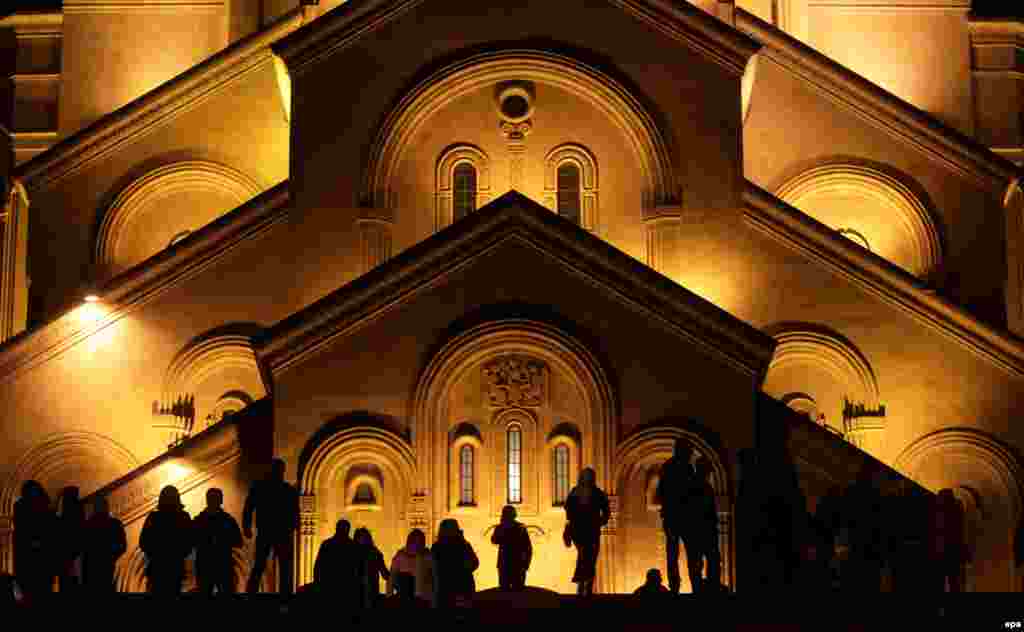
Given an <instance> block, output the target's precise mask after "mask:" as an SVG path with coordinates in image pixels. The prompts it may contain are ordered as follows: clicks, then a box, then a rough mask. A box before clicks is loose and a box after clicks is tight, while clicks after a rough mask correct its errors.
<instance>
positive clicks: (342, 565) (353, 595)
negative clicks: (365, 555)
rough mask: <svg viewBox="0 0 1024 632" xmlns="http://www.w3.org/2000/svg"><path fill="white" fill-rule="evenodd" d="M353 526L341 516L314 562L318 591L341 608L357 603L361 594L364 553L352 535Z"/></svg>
mask: <svg viewBox="0 0 1024 632" xmlns="http://www.w3.org/2000/svg"><path fill="white" fill-rule="evenodd" d="M351 528H352V525H351V524H349V521H348V520H339V521H338V522H337V524H336V525H335V528H334V535H333V536H331V537H329V538H327V539H326V540H324V541H323V543H321V544H320V550H319V551H318V552H317V554H316V562H315V563H314V564H313V582H314V584H316V587H317V591H318V592H319V593H320V594H321V595H323V596H324V597H326V598H327V599H328V600H329V602H332V603H335V604H338V605H339V606H340V608H339V609H340V610H342V611H346V610H348V611H351V610H352V609H354V608H356V607H358V604H359V597H360V594H361V592H360V585H359V579H360V573H359V565H360V564H361V562H362V559H361V558H362V556H361V554H360V550H359V545H358V544H356V543H355V542H354V541H353V540H352V538H351V537H349V531H350V530H351Z"/></svg>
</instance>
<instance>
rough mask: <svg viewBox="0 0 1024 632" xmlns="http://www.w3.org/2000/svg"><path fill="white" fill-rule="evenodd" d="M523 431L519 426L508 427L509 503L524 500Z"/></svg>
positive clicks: (513, 503) (512, 503) (517, 502)
mask: <svg viewBox="0 0 1024 632" xmlns="http://www.w3.org/2000/svg"><path fill="white" fill-rule="evenodd" d="M522 464H523V431H522V429H521V428H520V427H519V426H511V427H509V429H508V454H507V465H508V503H509V504H510V505H516V504H519V503H521V502H523V472H522Z"/></svg>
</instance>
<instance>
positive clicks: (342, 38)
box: [274, 0, 758, 77]
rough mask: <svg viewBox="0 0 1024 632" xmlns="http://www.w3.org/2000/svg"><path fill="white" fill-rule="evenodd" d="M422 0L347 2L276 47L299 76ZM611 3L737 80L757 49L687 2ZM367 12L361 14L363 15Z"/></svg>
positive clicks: (613, 0)
mask: <svg viewBox="0 0 1024 632" xmlns="http://www.w3.org/2000/svg"><path fill="white" fill-rule="evenodd" d="M425 1H426V0H390V1H387V0H366V1H364V2H358V1H356V0H350V1H349V2H347V3H346V4H343V5H341V6H340V7H338V8H336V9H334V10H332V11H331V12H330V13H328V14H326V15H324V16H323V17H322V18H320V19H319V20H317V21H316V22H315V23H314V24H311V25H309V26H308V27H306V28H303V29H300V30H298V31H296V32H295V33H293V34H292V35H290V36H288V37H286V38H284V39H282V40H281V41H280V42H278V43H277V44H275V45H274V52H275V53H277V54H278V55H280V56H281V58H282V59H284V61H285V63H286V64H287V65H288V69H289V72H291V73H292V74H293V75H301V74H302V73H303V72H306V71H307V70H308V69H309V68H310V67H312V66H313V65H314V64H316V63H318V62H319V61H321V60H323V59H326V58H328V57H330V56H331V55H333V54H335V53H336V52H338V51H340V50H343V49H345V48H346V47H348V46H349V45H351V44H352V43H353V42H355V41H356V40H358V39H359V38H361V37H363V36H365V35H367V34H369V33H371V32H373V31H374V30H376V29H377V28H379V27H381V26H382V25H384V24H387V23H388V22H390V21H392V20H394V19H397V18H399V17H400V16H401V15H403V14H404V13H406V12H408V11H410V10H411V9H414V8H415V7H417V6H419V5H420V4H422V3H423V2H425ZM609 1H610V3H611V4H613V5H615V6H617V7H619V8H621V9H623V10H624V11H625V12H626V13H628V14H630V15H632V16H633V17H635V18H637V19H638V20H640V21H641V22H644V23H645V24H647V25H648V26H649V27H651V28H654V29H655V30H658V31H660V32H662V33H663V34H665V35H667V36H668V37H670V38H672V39H674V40H676V41H678V42H680V43H683V44H685V45H687V46H688V47H689V48H691V49H693V50H694V51H696V52H697V53H699V54H701V55H702V56H704V57H705V58H706V59H708V60H710V61H712V62H714V63H716V64H718V65H719V66H722V67H723V68H725V69H726V70H727V71H729V72H730V73H732V74H733V75H736V76H737V77H738V76H741V75H742V74H743V71H744V69H745V68H746V65H747V61H748V60H749V59H750V57H751V56H753V55H754V53H756V52H757V50H758V44H757V43H756V42H755V41H754V40H752V39H750V38H749V37H748V36H746V35H745V34H742V33H739V32H737V31H736V30H735V29H731V28H729V27H728V26H726V25H725V24H723V23H722V22H720V21H719V20H716V19H715V18H713V17H711V16H710V15H708V14H706V13H705V12H703V11H701V10H700V9H697V8H696V7H693V6H691V5H689V4H686V3H673V2H669V1H667V0H609ZM364 9H365V10H364Z"/></svg>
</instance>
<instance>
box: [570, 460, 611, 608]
mask: <svg viewBox="0 0 1024 632" xmlns="http://www.w3.org/2000/svg"><path fill="white" fill-rule="evenodd" d="M565 515H566V519H567V522H566V525H565V532H564V534H563V538H564V540H565V544H566V546H571V545H573V544H575V545H576V570H575V572H574V573H573V576H572V581H573V583H575V584H576V594H578V595H582V596H584V597H589V596H590V595H593V594H594V579H595V577H596V576H597V556H598V554H599V553H600V548H601V528H602V527H604V526H605V525H606V524H608V520H609V519H610V518H611V507H610V505H609V502H608V495H607V494H605V493H604V491H603V490H602V489H601V488H600V487H598V486H597V472H595V471H594V469H593V468H590V467H588V468H584V470H583V471H582V472H580V476H579V479H578V480H577V483H576V487H573V488H572V491H571V492H569V496H568V497H567V498H566V499H565Z"/></svg>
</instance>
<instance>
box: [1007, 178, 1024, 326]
mask: <svg viewBox="0 0 1024 632" xmlns="http://www.w3.org/2000/svg"><path fill="white" fill-rule="evenodd" d="M1003 212H1004V215H1005V218H1006V265H1007V270H1006V325H1007V328H1008V329H1009V330H1010V331H1012V332H1013V333H1015V334H1017V335H1018V336H1021V335H1024V189H1022V188H1021V183H1020V181H1019V180H1014V181H1013V182H1012V183H1011V184H1010V186H1009V188H1007V190H1006V195H1005V197H1004V199H1003Z"/></svg>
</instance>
